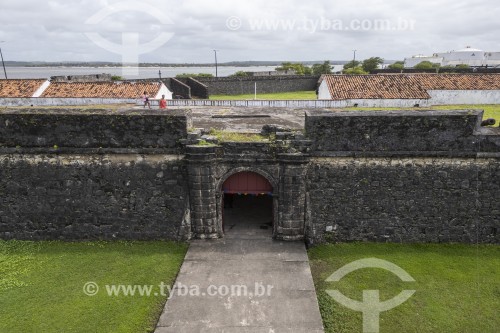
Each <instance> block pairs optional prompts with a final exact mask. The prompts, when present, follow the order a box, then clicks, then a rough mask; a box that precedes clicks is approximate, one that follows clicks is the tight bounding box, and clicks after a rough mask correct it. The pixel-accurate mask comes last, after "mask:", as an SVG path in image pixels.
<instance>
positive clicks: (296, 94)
mask: <svg viewBox="0 0 500 333" xmlns="http://www.w3.org/2000/svg"><path fill="white" fill-rule="evenodd" d="M254 98H255V95H254V94H245V95H212V96H210V99H213V100H247V99H254ZM316 98H317V97H316V91H293V92H284V93H272V94H259V93H257V99H258V100H310V99H316Z"/></svg>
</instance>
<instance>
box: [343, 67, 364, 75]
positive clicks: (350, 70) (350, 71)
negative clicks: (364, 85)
mask: <svg viewBox="0 0 500 333" xmlns="http://www.w3.org/2000/svg"><path fill="white" fill-rule="evenodd" d="M344 74H350V75H360V74H368V72H365V71H364V70H363V67H361V66H357V67H354V68H348V69H344Z"/></svg>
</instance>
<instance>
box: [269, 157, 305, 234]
mask: <svg viewBox="0 0 500 333" xmlns="http://www.w3.org/2000/svg"><path fill="white" fill-rule="evenodd" d="M280 159H281V161H280V182H279V207H278V225H277V230H276V238H277V239H281V240H303V239H304V236H305V203H306V170H307V169H306V165H307V163H308V160H307V157H305V156H299V155H282V156H281V158H280Z"/></svg>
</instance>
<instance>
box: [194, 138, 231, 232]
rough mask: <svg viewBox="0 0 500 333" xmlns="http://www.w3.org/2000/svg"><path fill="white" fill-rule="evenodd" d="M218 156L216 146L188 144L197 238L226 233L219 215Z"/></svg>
mask: <svg viewBox="0 0 500 333" xmlns="http://www.w3.org/2000/svg"><path fill="white" fill-rule="evenodd" d="M215 158H216V156H215V147H210V146H208V147H206V146H188V147H186V161H187V170H188V177H189V206H190V210H191V214H190V216H191V230H192V236H193V237H194V238H202V239H204V238H219V237H222V232H221V227H220V226H219V225H218V219H217V194H216V184H215V178H214V168H215Z"/></svg>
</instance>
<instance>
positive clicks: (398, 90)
mask: <svg viewBox="0 0 500 333" xmlns="http://www.w3.org/2000/svg"><path fill="white" fill-rule="evenodd" d="M322 80H323V81H326V82H327V85H328V89H329V91H330V95H331V96H332V99H333V100H344V99H428V98H430V96H429V94H428V93H427V91H428V90H500V74H377V75H325V76H323V77H322Z"/></svg>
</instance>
